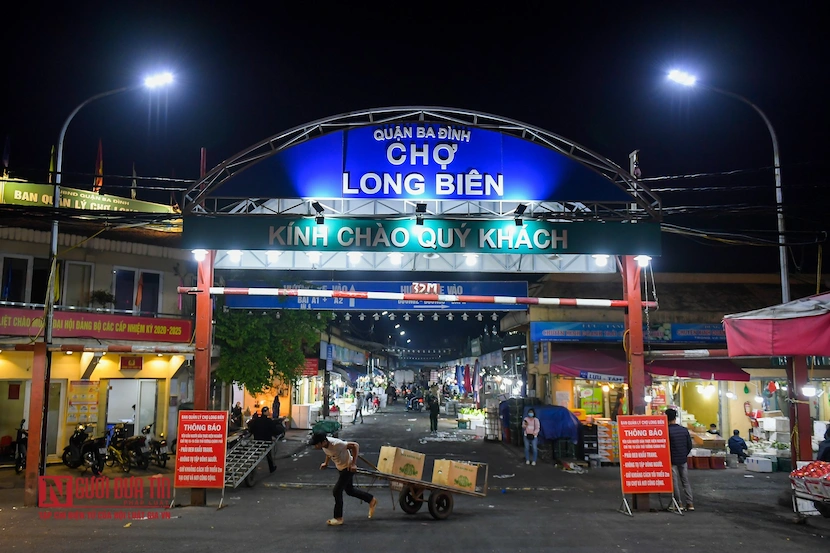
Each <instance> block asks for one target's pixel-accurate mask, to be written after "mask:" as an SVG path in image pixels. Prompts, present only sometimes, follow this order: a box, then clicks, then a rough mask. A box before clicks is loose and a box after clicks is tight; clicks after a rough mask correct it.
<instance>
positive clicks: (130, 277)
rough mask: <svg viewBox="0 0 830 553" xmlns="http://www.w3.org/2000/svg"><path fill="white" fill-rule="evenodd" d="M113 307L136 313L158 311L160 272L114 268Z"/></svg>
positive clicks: (159, 302)
mask: <svg viewBox="0 0 830 553" xmlns="http://www.w3.org/2000/svg"><path fill="white" fill-rule="evenodd" d="M113 284H114V288H115V294H114V295H115V309H118V310H121V311H133V312H135V313H136V314H141V313H158V312H159V306H160V305H161V273H157V272H152V271H143V270H138V269H127V268H115V269H114V270H113Z"/></svg>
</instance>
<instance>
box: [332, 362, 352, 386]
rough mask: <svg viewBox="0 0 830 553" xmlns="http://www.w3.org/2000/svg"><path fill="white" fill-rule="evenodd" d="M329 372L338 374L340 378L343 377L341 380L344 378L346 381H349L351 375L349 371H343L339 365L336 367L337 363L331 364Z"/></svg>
mask: <svg viewBox="0 0 830 553" xmlns="http://www.w3.org/2000/svg"><path fill="white" fill-rule="evenodd" d="M331 373H332V374H336V375H339V376H340V377H342V378H343V380H345V381H346V382H351V376H350V375H349V373H347V372H346V371H344V370H343V369H341V368H340V367H338V366H337V365H334V366H332V368H331Z"/></svg>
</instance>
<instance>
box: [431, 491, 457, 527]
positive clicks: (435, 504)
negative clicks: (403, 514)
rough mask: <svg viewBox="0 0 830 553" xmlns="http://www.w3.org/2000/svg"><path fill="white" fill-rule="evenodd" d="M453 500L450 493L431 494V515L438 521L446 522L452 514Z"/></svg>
mask: <svg viewBox="0 0 830 553" xmlns="http://www.w3.org/2000/svg"><path fill="white" fill-rule="evenodd" d="M452 506H453V498H452V494H451V493H450V492H444V491H437V492H432V493H431V494H429V503H428V507H429V514H431V515H432V518H434V519H436V520H444V519H445V518H447V517H448V516H450V513H451V512H452Z"/></svg>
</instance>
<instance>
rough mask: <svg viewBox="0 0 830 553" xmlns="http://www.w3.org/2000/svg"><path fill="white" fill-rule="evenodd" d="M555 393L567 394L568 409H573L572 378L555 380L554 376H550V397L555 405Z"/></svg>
mask: <svg viewBox="0 0 830 553" xmlns="http://www.w3.org/2000/svg"><path fill="white" fill-rule="evenodd" d="M556 392H567V393H568V405H567V408H568V409H573V408H574V381H573V379H572V378H556V375H551V378H550V397H551V401H553V402H554V403H556Z"/></svg>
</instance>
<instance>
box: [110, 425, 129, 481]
mask: <svg viewBox="0 0 830 553" xmlns="http://www.w3.org/2000/svg"><path fill="white" fill-rule="evenodd" d="M107 437H108V443H107V446H106V460H107V465H108V466H111V467H113V466H115V465H116V464H118V466H120V467H121V470H122V471H123V472H130V469H131V468H132V459H131V456H130V450H129V449H127V447H126V443H127V429H126V428H124V425H123V424H121V423H119V424H116V425H115V426H114V427H112V429H110V431H109V433H108V434H107Z"/></svg>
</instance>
